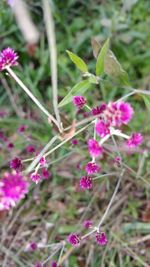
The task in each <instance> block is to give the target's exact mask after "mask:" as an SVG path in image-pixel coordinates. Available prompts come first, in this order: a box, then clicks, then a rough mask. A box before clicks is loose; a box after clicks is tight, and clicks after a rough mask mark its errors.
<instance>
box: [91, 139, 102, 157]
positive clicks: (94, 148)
mask: <svg viewBox="0 0 150 267" xmlns="http://www.w3.org/2000/svg"><path fill="white" fill-rule="evenodd" d="M88 149H89V152H90V155H91V156H92V157H98V156H99V155H100V154H102V153H103V148H102V147H101V146H100V145H99V144H98V142H97V141H96V140H95V139H89V140H88Z"/></svg>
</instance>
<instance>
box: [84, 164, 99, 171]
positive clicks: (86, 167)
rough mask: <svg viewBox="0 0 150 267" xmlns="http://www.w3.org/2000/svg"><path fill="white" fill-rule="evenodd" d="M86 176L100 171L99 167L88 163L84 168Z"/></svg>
mask: <svg viewBox="0 0 150 267" xmlns="http://www.w3.org/2000/svg"><path fill="white" fill-rule="evenodd" d="M85 171H86V172H87V174H94V173H97V172H99V171H100V167H99V166H98V165H97V164H96V163H95V162H88V163H87V164H86V166H85Z"/></svg>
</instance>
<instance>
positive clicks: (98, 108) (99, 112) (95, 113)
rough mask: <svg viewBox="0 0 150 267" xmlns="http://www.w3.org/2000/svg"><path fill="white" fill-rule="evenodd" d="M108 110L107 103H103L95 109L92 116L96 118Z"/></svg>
mask: <svg viewBox="0 0 150 267" xmlns="http://www.w3.org/2000/svg"><path fill="white" fill-rule="evenodd" d="M106 108H107V105H106V104H105V103H102V104H101V105H100V106H98V107H95V108H93V109H92V115H93V116H96V115H99V114H102V113H103V111H104V110H105V109H106Z"/></svg>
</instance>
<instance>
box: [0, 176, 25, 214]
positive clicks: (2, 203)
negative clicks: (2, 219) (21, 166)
mask: <svg viewBox="0 0 150 267" xmlns="http://www.w3.org/2000/svg"><path fill="white" fill-rule="evenodd" d="M27 192H28V183H27V181H26V180H25V178H24V177H23V176H22V175H21V174H19V173H16V172H13V173H6V174H5V175H4V177H3V178H2V179H1V180H0V210H8V209H10V208H11V207H14V206H15V205H16V203H17V202H19V201H20V200H21V199H22V198H24V196H25V194H26V193H27Z"/></svg>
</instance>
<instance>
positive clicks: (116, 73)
mask: <svg viewBox="0 0 150 267" xmlns="http://www.w3.org/2000/svg"><path fill="white" fill-rule="evenodd" d="M104 71H105V73H106V74H107V75H108V76H110V77H111V79H112V80H114V81H119V82H120V83H121V84H122V85H127V86H129V78H128V74H127V72H126V71H124V69H123V68H122V66H121V64H120V63H119V61H118V60H117V58H116V56H115V55H114V53H113V52H112V51H111V50H109V52H108V54H107V55H106V58H105V66H104Z"/></svg>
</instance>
